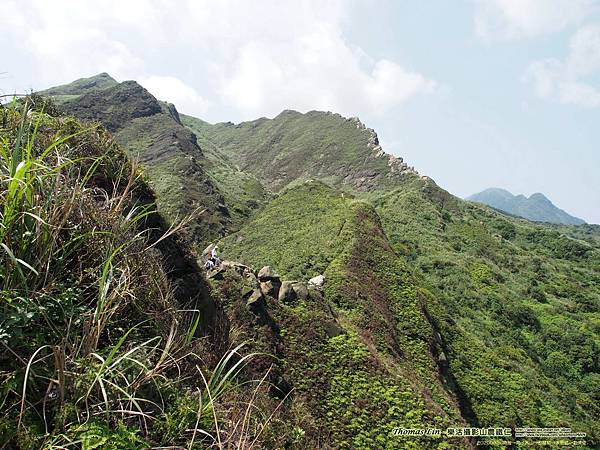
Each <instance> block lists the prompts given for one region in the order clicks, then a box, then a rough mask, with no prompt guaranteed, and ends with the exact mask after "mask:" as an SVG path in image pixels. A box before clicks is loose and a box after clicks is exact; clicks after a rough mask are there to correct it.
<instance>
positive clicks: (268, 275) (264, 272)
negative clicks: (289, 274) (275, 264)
mask: <svg viewBox="0 0 600 450" xmlns="http://www.w3.org/2000/svg"><path fill="white" fill-rule="evenodd" d="M258 280H259V281H273V280H279V275H278V274H277V272H275V269H273V268H272V267H271V266H265V267H263V268H262V269H260V270H259V271H258Z"/></svg>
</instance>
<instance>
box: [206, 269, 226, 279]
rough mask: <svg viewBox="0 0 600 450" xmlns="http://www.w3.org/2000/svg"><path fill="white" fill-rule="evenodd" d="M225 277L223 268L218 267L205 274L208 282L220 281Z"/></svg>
mask: <svg viewBox="0 0 600 450" xmlns="http://www.w3.org/2000/svg"><path fill="white" fill-rule="evenodd" d="M224 275H225V267H223V266H218V267H216V268H214V269H212V270H209V271H208V272H207V273H206V278H208V279H209V280H222V279H223V277H224Z"/></svg>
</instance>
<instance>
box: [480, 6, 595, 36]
mask: <svg viewBox="0 0 600 450" xmlns="http://www.w3.org/2000/svg"><path fill="white" fill-rule="evenodd" d="M597 8H598V6H597V2H596V1H595V0H476V5H475V17H474V20H475V33H476V35H477V36H478V37H479V38H481V39H483V40H485V41H491V40H498V39H500V40H502V39H515V38H522V37H533V36H536V35H540V34H543V33H549V32H554V31H559V30H561V29H563V28H565V27H567V26H569V25H572V24H576V23H579V22H580V21H581V20H582V19H584V18H585V17H586V15H589V14H591V13H592V12H593V11H595V10H597Z"/></svg>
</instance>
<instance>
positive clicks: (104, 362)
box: [0, 98, 254, 449]
mask: <svg viewBox="0 0 600 450" xmlns="http://www.w3.org/2000/svg"><path fill="white" fill-rule="evenodd" d="M34 100H35V99H34ZM41 105H42V106H40V102H37V103H33V102H32V99H30V98H27V99H24V100H23V101H19V102H16V101H15V102H13V103H12V104H11V105H8V106H2V107H0V115H1V117H0V123H1V124H2V128H1V129H0V342H1V344H2V348H1V349H0V383H1V384H0V396H1V397H0V404H1V405H2V410H1V412H0V448H4V447H6V446H9V447H10V448H28V449H29V448H79V447H81V446H83V447H86V446H88V447H90V448H91V447H93V445H97V446H102V445H103V444H102V442H112V443H115V442H121V443H122V444H119V445H122V447H123V448H148V447H149V446H151V445H153V444H152V443H154V444H160V445H167V444H169V445H170V444H173V443H178V445H183V446H185V447H189V448H192V447H194V448H196V447H198V446H200V447H205V446H207V445H208V446H219V447H220V446H223V445H224V442H225V441H224V440H222V439H221V434H220V432H219V430H220V425H219V424H220V422H221V421H222V420H223V417H221V416H222V414H221V413H220V412H218V411H217V410H218V404H219V401H220V399H221V398H223V397H224V396H227V395H228V393H229V392H232V391H233V390H235V389H237V387H238V385H237V382H236V381H235V380H236V379H237V377H238V376H239V375H240V373H241V371H242V370H243V368H244V366H245V365H246V364H247V363H248V361H249V360H250V359H252V357H253V356H254V355H253V354H246V355H242V354H241V353H240V352H241V347H240V346H238V347H236V348H233V349H232V350H230V351H229V352H227V353H226V354H225V355H224V356H223V357H222V358H221V359H220V361H219V362H217V363H216V364H214V365H211V364H210V363H207V362H206V361H205V360H206V358H205V356H206V355H205V354H204V353H205V352H206V349H208V348H209V346H208V344H207V343H206V342H205V340H204V339H202V338H197V337H196V336H197V335H198V333H197V328H198V327H199V323H200V314H201V311H190V310H183V309H181V308H179V306H178V305H177V304H176V302H175V301H174V295H173V287H172V286H171V284H170V282H169V280H168V277H167V275H166V272H165V270H164V268H163V266H162V261H161V256H160V252H158V253H157V252H156V251H152V250H151V248H152V246H153V245H155V244H156V242H157V241H158V242H160V241H161V239H162V238H158V239H157V240H156V239H155V241H154V244H153V243H152V242H150V241H149V230H148V229H147V228H145V226H144V223H145V220H146V218H148V217H149V216H151V215H153V214H155V211H154V209H153V206H152V205H151V204H148V203H144V202H143V201H141V200H140V198H141V197H140V196H139V195H138V194H137V192H138V190H139V189H140V186H141V187H142V188H144V182H143V180H142V172H141V171H140V170H139V168H137V167H136V166H135V164H132V163H130V162H129V161H128V160H127V158H126V157H125V156H124V154H123V153H122V152H121V151H120V150H119V149H118V147H117V146H116V145H115V144H114V143H113V142H112V139H111V137H110V136H109V135H108V134H107V133H106V132H105V131H104V130H103V129H102V128H101V127H99V126H96V125H92V126H81V125H80V124H79V123H78V122H76V121H75V120H74V119H71V118H66V117H53V116H50V115H48V114H46V113H44V110H43V109H44V102H41ZM177 231H178V228H177V227H176V226H175V227H173V228H171V229H169V230H166V231H165V233H167V235H168V234H172V233H176V232H177ZM209 359H210V358H209ZM186 402H193V403H195V404H197V406H195V407H193V408H192V411H193V413H192V414H188V413H189V411H188V409H186V408H187V407H185V405H186V404H187V403H186ZM178 405H179V406H178ZM138 430H139V431H138ZM246 431H248V430H247V429H246ZM247 440H248V439H246V441H247ZM227 445H228V446H229V447H231V445H229V444H227ZM94 448H95V447H94ZM245 448H248V447H247V446H245Z"/></svg>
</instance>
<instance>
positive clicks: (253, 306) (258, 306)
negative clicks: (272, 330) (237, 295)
mask: <svg viewBox="0 0 600 450" xmlns="http://www.w3.org/2000/svg"><path fill="white" fill-rule="evenodd" d="M246 306H247V307H248V309H249V310H250V311H252V312H253V313H255V314H257V313H259V312H260V311H261V310H262V309H264V307H265V297H264V296H263V294H262V292H261V291H260V290H259V289H254V291H253V292H252V294H251V295H250V297H248V300H246Z"/></svg>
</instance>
